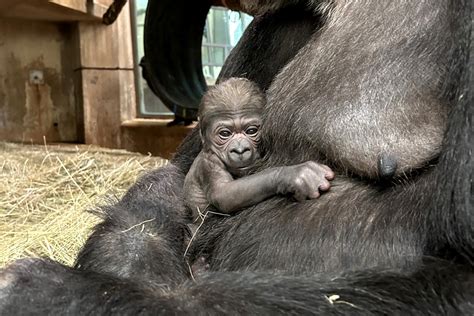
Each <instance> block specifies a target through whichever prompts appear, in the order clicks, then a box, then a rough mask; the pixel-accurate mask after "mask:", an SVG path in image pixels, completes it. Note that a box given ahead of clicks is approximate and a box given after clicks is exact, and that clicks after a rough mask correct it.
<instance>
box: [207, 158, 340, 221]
mask: <svg viewBox="0 0 474 316" xmlns="http://www.w3.org/2000/svg"><path fill="white" fill-rule="evenodd" d="M208 172H209V174H208V175H209V180H210V182H209V186H208V190H207V198H208V200H209V202H210V204H212V205H214V206H216V207H217V208H218V209H219V210H220V211H222V212H224V213H229V214H230V213H233V212H235V211H238V210H239V209H242V208H245V207H247V206H251V205H255V204H257V203H259V202H261V201H263V200H266V199H268V198H269V197H272V196H274V195H276V194H287V193H291V194H294V196H295V198H296V199H297V200H298V201H303V200H306V199H315V198H318V197H319V195H320V193H319V191H320V190H321V191H326V190H328V189H329V187H330V184H329V181H328V180H332V179H333V178H334V173H333V172H332V170H331V169H330V168H329V167H327V166H324V165H321V164H318V163H315V162H312V161H308V162H305V163H302V164H300V165H295V166H288V167H277V168H270V169H267V170H264V171H262V172H259V173H256V174H253V175H250V176H248V177H244V178H240V179H236V180H233V179H232V176H231V175H230V174H229V173H228V172H227V171H226V170H224V169H222V168H213V169H209V170H208ZM224 173H225V174H226V175H224Z"/></svg>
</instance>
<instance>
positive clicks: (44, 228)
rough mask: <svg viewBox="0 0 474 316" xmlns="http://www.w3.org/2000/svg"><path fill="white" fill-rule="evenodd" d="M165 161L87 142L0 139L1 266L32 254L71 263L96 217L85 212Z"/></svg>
mask: <svg viewBox="0 0 474 316" xmlns="http://www.w3.org/2000/svg"><path fill="white" fill-rule="evenodd" d="M164 164H166V160H164V159H161V158H156V157H149V156H143V155H139V154H132V153H128V152H125V151H121V150H106V149H100V148H97V147H91V146H75V145H61V146H58V145H54V146H51V145H48V146H34V145H17V144H9V143H0V267H2V266H4V265H5V264H7V263H8V262H11V261H12V260H15V259H18V258H23V257H31V256H47V257H49V258H52V259H54V260H57V261H59V262H62V263H64V264H67V265H72V264H73V263H74V259H75V256H76V254H77V252H78V250H79V249H80V247H81V246H82V245H83V244H84V242H85V240H86V239H87V237H88V236H89V234H90V232H91V228H92V227H93V226H94V225H95V224H96V223H98V221H99V219H98V218H96V217H95V216H94V215H91V214H89V213H88V212H87V210H91V209H93V208H94V207H95V206H97V205H100V204H104V203H106V201H110V198H111V197H113V198H120V196H121V195H122V194H123V193H124V192H125V191H126V189H127V188H128V187H130V185H131V184H133V183H134V182H135V180H136V179H137V177H138V176H139V175H140V174H142V173H143V172H144V171H146V170H150V169H153V168H157V167H160V166H162V165H164Z"/></svg>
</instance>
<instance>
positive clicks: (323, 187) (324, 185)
mask: <svg viewBox="0 0 474 316" xmlns="http://www.w3.org/2000/svg"><path fill="white" fill-rule="evenodd" d="M330 187H331V184H330V183H329V181H327V180H322V181H321V184H320V185H319V190H321V191H327V190H329V188H330Z"/></svg>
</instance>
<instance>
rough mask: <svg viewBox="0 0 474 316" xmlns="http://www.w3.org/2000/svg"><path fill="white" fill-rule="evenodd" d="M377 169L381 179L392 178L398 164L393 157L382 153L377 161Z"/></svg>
mask: <svg viewBox="0 0 474 316" xmlns="http://www.w3.org/2000/svg"><path fill="white" fill-rule="evenodd" d="M377 166H378V169H379V175H380V177H381V178H384V179H389V178H392V177H393V176H394V175H395V173H396V172H397V167H398V162H397V158H396V157H395V156H394V155H391V154H388V153H382V154H380V155H379V159H378V165H377Z"/></svg>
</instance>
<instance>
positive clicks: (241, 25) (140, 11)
mask: <svg viewBox="0 0 474 316" xmlns="http://www.w3.org/2000/svg"><path fill="white" fill-rule="evenodd" d="M147 3H148V0H137V1H132V9H133V11H134V12H135V18H134V21H135V27H136V32H135V34H136V36H135V37H136V45H135V46H136V47H135V50H136V56H137V61H136V64H137V65H138V62H139V60H140V59H141V58H142V56H143V55H144V45H143V31H144V27H145V13H146V7H147ZM251 21H252V17H251V16H249V15H246V14H243V13H239V12H232V11H230V10H227V9H224V8H217V7H216V8H212V9H211V10H210V12H209V14H208V16H207V21H206V26H205V29H204V35H203V44H202V64H203V73H204V77H205V78H206V81H207V84H208V85H213V84H214V83H215V81H216V79H217V76H218V75H219V72H220V70H221V68H222V65H223V64H224V61H225V59H226V58H227V56H228V55H229V53H230V51H231V49H232V48H233V47H234V46H235V45H236V44H237V42H238V41H239V39H240V37H241V36H242V34H243V32H244V30H245V28H246V27H247V26H248V25H249V24H250V22H251ZM137 75H138V76H139V80H138V85H137V88H138V90H139V91H138V95H139V115H140V116H141V117H166V116H171V115H173V113H171V111H170V110H168V108H166V107H165V105H164V104H163V102H161V100H160V99H159V98H158V97H156V96H155V95H154V94H153V92H152V91H151V89H150V88H149V87H148V86H147V83H146V81H145V80H144V79H143V78H142V77H141V73H140V72H137Z"/></svg>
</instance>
